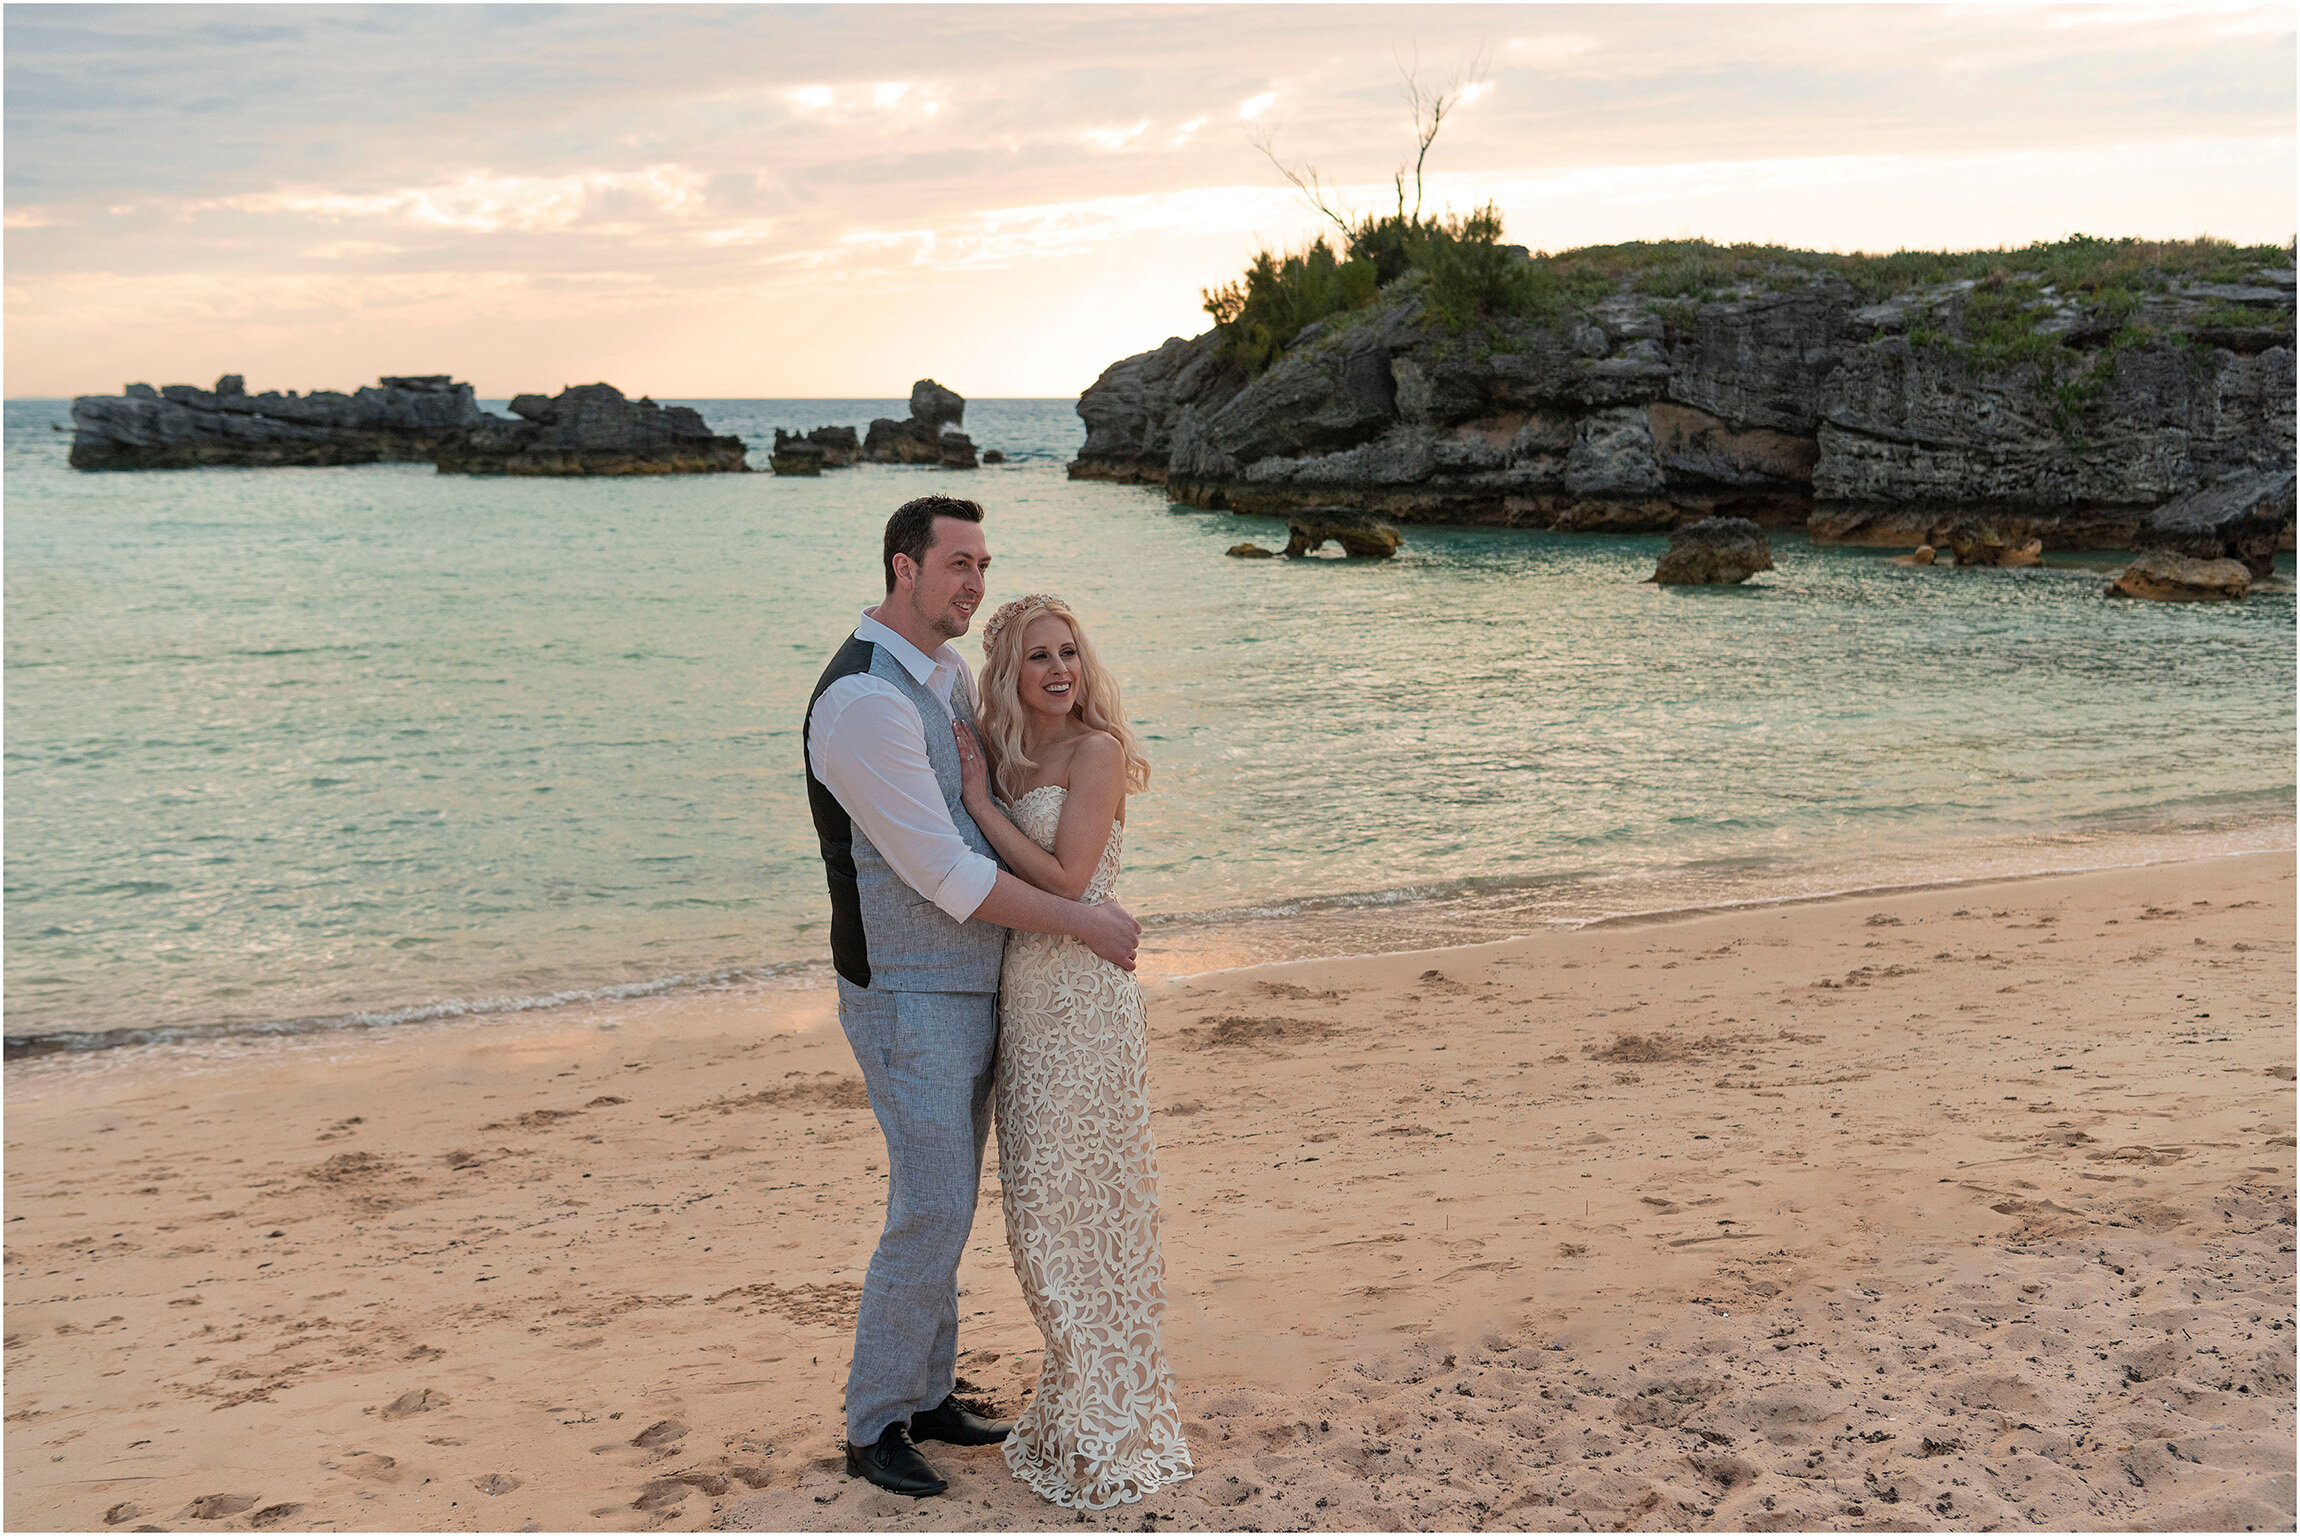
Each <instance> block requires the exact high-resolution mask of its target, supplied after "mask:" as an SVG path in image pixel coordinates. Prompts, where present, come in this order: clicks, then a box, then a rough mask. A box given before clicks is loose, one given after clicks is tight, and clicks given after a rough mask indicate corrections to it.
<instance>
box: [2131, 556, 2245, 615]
mask: <svg viewBox="0 0 2300 1536" xmlns="http://www.w3.org/2000/svg"><path fill="white" fill-rule="evenodd" d="M2251 591H2252V573H2251V572H2250V571H2248V570H2246V569H2245V568H2244V562H2243V561H2241V560H2195V559H2191V558H2190V557H2188V556H2187V555H2181V554H2175V553H2173V552H2172V551H2171V550H2168V549H2152V550H2150V551H2148V553H2146V554H2144V555H2142V556H2141V557H2140V558H2139V559H2137V560H2135V561H2133V562H2132V564H2130V565H2128V566H2126V567H2125V568H2124V569H2123V571H2122V572H2120V573H2119V574H2118V575H2117V578H2116V579H2115V580H2114V581H2112V582H2110V583H2109V584H2108V588H2107V591H2106V593H2105V595H2106V596H2109V597H2144V598H2148V599H2150V600H2151V601H2153V602H2159V603H2233V602H2240V601H2242V600H2243V599H2244V598H2245V597H2246V596H2247V595H2249V594H2250V593H2251Z"/></svg>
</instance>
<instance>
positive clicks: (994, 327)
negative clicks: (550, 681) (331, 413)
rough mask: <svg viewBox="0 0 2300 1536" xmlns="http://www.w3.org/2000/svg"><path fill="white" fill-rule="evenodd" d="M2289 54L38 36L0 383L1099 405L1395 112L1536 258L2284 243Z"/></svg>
mask: <svg viewBox="0 0 2300 1536" xmlns="http://www.w3.org/2000/svg"><path fill="white" fill-rule="evenodd" d="M2294 17H2295V10H2294V8H2293V7H2292V6H2291V5H2289V4H2276V5H2252V4H2209V5H2167V4H2146V3H2133V4H2085V5H2041V6H2008V5H1966V6H1927V5H1876V6H1828V5H1790V6H1742V5H1697V6H1675V5H1611V6H1582V5H1479V6H1410V7H1409V6H1386V5H1342V6H1337V5H1287V6H1206V5H1141V6H1125V7H1117V6H1067V5H1031V6H989V5H984V6H972V5H940V6H923V7H910V6H899V5H799V6H764V5H762V6H728V7H722V6H672V5H664V6H623V5H569V6H557V5H472V6H450V5H437V6H434V5H392V6H357V5H326V6H270V5H226V6H201V5H164V6H135V5H119V6H79V5H45V4H21V3H19V4H10V5H8V6H7V7H6V11H5V58H4V63H5V102H4V107H5V114H6V141H5V203H6V246H5V254H6V268H5V284H6V286H5V297H6V313H5V345H6V350H5V355H4V358H0V366H4V378H0V387H4V389H5V393H6V394H7V395H8V396H9V397H10V398H27V397H50V396H63V395H71V394H78V393H111V392H116V391H117V390H118V389H119V388H120V387H121V386H122V384H123V383H125V382H127V381H131V380H137V381H149V382H152V383H155V384H157V383H172V382H193V383H201V384H205V383H208V382H210V381H212V380H213V379H214V378H215V377H216V376H217V375H218V374H221V373H224V372H238V373H243V374H245V375H246V376H247V381H248V386H249V388H251V389H257V390H261V389H266V388H282V389H304V390H309V389H315V388H344V389H348V388H351V387H354V386H356V385H358V384H360V383H363V382H368V381H371V380H373V379H374V378H376V377H377V376H379V375H381V374H385V373H438V372H450V373H453V374H454V375H455V376H456V377H458V378H461V379H469V380H471V381H472V382H473V383H475V384H476V385H477V386H478V388H479V393H480V394H481V395H482V396H483V397H496V396H508V395H511V394H514V393H518V392H522V391H528V390H544V391H555V390H556V389H558V388H559V387H561V386H562V385H565V384H572V383H583V382H589V381H592V380H596V379H604V380H607V381H609V382H612V383H615V384H617V385H620V386H621V387H623V388H624V389H625V390H626V391H628V392H629V393H632V394H640V393H647V394H652V395H654V396H656V397H657V398H665V399H685V398H714V397H718V398H726V397H760V396H769V397H771V396H811V397H865V398H876V397H887V396H899V395H903V394H906V393H907V392H908V389H909V386H910V382H911V381H912V380H913V379H916V378H920V377H923V376H930V375H931V376H932V377H934V378H937V379H939V380H941V381H942V382H943V383H945V384H947V385H949V386H951V387H952V388H954V389H957V390H958V391H959V392H960V393H961V394H965V395H969V396H1017V395H1022V396H1055V395H1069V394H1075V393H1077V392H1078V391H1079V390H1081V389H1083V388H1084V387H1085V386H1086V385H1088V384H1089V383H1091V382H1092V381H1093V379H1094V377H1095V376H1096V375H1097V374H1098V373H1099V372H1100V371H1101V370H1102V369H1103V368H1104V367H1105V366H1107V365H1108V364H1109V363H1111V362H1113V361H1115V360H1116V359H1118V358H1120V357H1123V356H1126V355H1128V354H1130V353H1133V352H1138V351H1141V350H1143V349H1145V348H1148V347H1153V346H1156V345H1157V344H1158V343H1159V342H1160V341H1162V340H1163V339H1164V338H1165V337H1167V336H1169V335H1192V334H1196V333H1197V332H1199V331H1201V330H1203V329H1205V328H1206V325H1207V323H1208V322H1207V320H1206V317H1205V315H1204V313H1203V312H1202V310H1201V308H1200V291H1201V290H1202V289H1204V288H1206V287H1209V286H1214V285H1218V284H1220V283H1222V282H1225V281H1227V280H1229V279H1230V278H1232V277H1234V276H1235V275H1236V274H1237V273H1238V271H1239V270H1240V269H1241V268H1242V267H1243V266H1244V264H1245V263H1246V261H1247V260H1248V259H1249V258H1250V257H1251V255H1252V254H1253V253H1254V251H1256V250H1257V249H1259V248H1261V247H1263V246H1265V245H1286V244H1296V243H1299V242H1301V241H1303V240H1306V239H1307V238H1309V237H1310V236H1311V235H1313V234H1314V233H1315V232H1316V230H1317V227H1318V219H1317V216H1316V215H1315V214H1314V213H1312V212H1311V211H1310V210H1309V209H1308V208H1307V207H1306V206H1305V205H1304V203H1303V202H1302V200H1301V199H1300V198H1299V197H1298V196H1296V195H1295V194H1294V193H1293V192H1292V191H1291V189H1289V188H1288V187H1287V186H1286V184H1285V183H1284V181H1283V180H1282V179H1281V178H1280V176H1279V175H1278V172H1277V170H1276V169H1275V168H1274V167H1273V165H1272V163H1271V159H1270V154H1274V155H1275V156H1276V157H1277V158H1278V159H1279V160H1282V161H1284V162H1286V163H1287V164H1289V165H1293V166H1296V167H1302V166H1308V167H1313V168H1314V169H1315V170H1316V172H1317V173H1318V175H1319V178H1320V180H1321V182H1322V184H1323V185H1324V186H1325V187H1327V188H1328V189H1329V191H1330V192H1331V193H1332V194H1333V196H1334V198H1335V200H1336V201H1337V202H1339V203H1340V204H1341V205H1343V206H1344V207H1346V208H1349V209H1352V210H1371V209H1376V208H1379V207H1381V206H1384V205H1385V204H1387V203H1388V202H1389V201H1390V200H1391V196H1392V194H1391V190H1390V176H1391V173H1392V172H1393V171H1394V170H1395V169H1396V168H1397V167H1398V166H1399V164H1400V163H1401V162H1402V161H1403V160H1405V159H1406V158H1407V157H1408V156H1410V154H1411V151H1412V140H1411V126H1410V119H1409V116H1408V112H1407V109H1406V107H1405V105H1404V103H1403V101H1402V99H1401V95H1400V81H1401V77H1402V76H1403V74H1404V73H1406V72H1408V71H1411V72H1412V73H1414V74H1415V75H1416V76H1417V77H1418V78H1419V79H1420V80H1421V81H1422V82H1423V83H1425V84H1429V85H1444V84H1446V83H1448V82H1459V83H1462V84H1465V85H1466V86H1467V89H1466V90H1465V91H1464V92H1463V99H1462V102H1461V105H1460V106H1459V107H1458V109H1457V110H1456V111H1455V113H1454V114H1453V116H1452V117H1451V118H1450V119H1449V121H1448V122H1447V124H1446V126H1445V128H1444V130H1443V131H1442V133H1441V134H1440V136H1439V139H1438V141H1437V143H1436V145H1435V146H1434V148H1433V150H1432V152H1431V157H1430V164H1431V169H1432V173H1433V174H1432V176H1431V178H1430V182H1429V187H1428V194H1427V195H1428V205H1429V206H1430V207H1432V208H1441V207H1448V208H1452V209H1454V210H1456V211H1461V210H1466V209H1468V208H1471V207H1475V206H1477V205H1478V204H1480V203H1483V202H1485V201H1487V200H1489V199H1490V200H1492V201H1494V202H1496V203H1497V204H1498V205H1499V206H1500V208H1501V210H1502V212H1503V215H1504V217H1505V220H1506V228H1507V231H1508V235H1507V238H1509V239H1511V240H1514V241H1517V242H1519V243H1521V244H1525V245H1528V246H1531V247H1534V248H1536V249H1545V250H1559V249H1566V248H1569V247H1573V246H1579V245H1589V244H1600V243H1610V242H1614V241H1622V240H1658V239H1671V238H1682V237H1686V236H1703V237H1706V238H1709V239H1712V240H1719V241H1741V240H1759V241H1771V242H1777V243H1781V244H1787V245H1795V246H1803V247H1809V248H1815V249H1824V250H1869V251H1879V250H1892V249H1897V248H1902V247H1926V248H1958V249H1965V248H1974V247H1994V246H1999V245H2015V246H2017V245H2023V244H2026V243H2028V242H2030V241H2033V240H2040V239H2057V238H2059V237H2061V236H2064V235H2068V234H2071V233H2077V232H2084V233H2090V234H2107V235H2138V236H2143V237H2149V238H2186V237H2189V236H2194V235H2198V234H2212V235H2218V236H2221V237H2224V238H2228V239H2234V240H2238V241H2242V242H2247V243H2251V242H2266V241H2273V242H2277V243H2283V242H2286V241H2289V240H2290V239H2291V238H2292V236H2293V233H2294V229H2295V225H2296V222H2300V220H2296V214H2295V175H2296V163H2295V155H2294V64H2295V58H2294V48H2293V32H2294ZM1263 146H1267V149H1268V151H1269V153H1268V154H1266V153H1265V151H1264V147H1263Z"/></svg>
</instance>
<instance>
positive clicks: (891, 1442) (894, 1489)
mask: <svg viewBox="0 0 2300 1536" xmlns="http://www.w3.org/2000/svg"><path fill="white" fill-rule="evenodd" d="M847 1476H849V1477H860V1478H864V1479H866V1480H868V1481H870V1482H873V1483H876V1484H877V1485H878V1486H879V1487H881V1488H884V1489H885V1490H886V1491H887V1492H889V1493H899V1494H902V1495H903V1496H904V1497H906V1498H912V1499H931V1498H933V1497H934V1496H935V1495H936V1494H938V1493H940V1492H942V1491H943V1490H944V1489H946V1488H948V1487H949V1486H950V1484H948V1483H946V1482H944V1481H943V1480H942V1479H941V1478H940V1477H939V1476H937V1475H936V1474H935V1470H934V1468H932V1467H930V1466H928V1465H927V1464H926V1458H925V1457H924V1456H921V1455H920V1454H919V1453H918V1447H917V1446H915V1445H913V1444H911V1443H910V1431H909V1430H907V1429H905V1428H903V1427H902V1426H901V1425H900V1424H889V1425H888V1426H887V1428H886V1433H885V1434H883V1435H881V1436H879V1437H878V1444H876V1445H857V1444H855V1443H854V1442H853V1441H852V1440H849V1441H848V1442H847Z"/></svg>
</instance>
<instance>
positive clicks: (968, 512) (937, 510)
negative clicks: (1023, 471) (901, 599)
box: [883, 496, 982, 592]
mask: <svg viewBox="0 0 2300 1536" xmlns="http://www.w3.org/2000/svg"><path fill="white" fill-rule="evenodd" d="M938 517H955V518H957V519H958V520H959V521H960V522H963V523H979V522H981V521H982V508H981V506H980V505H979V504H977V503H975V502H971V501H968V500H966V499H965V498H964V497H959V496H920V497H917V498H915V499H914V500H911V501H906V502H904V503H903V504H902V505H901V506H899V507H897V508H895V509H894V516H892V517H890V518H888V519H887V520H886V554H885V556H884V557H883V563H884V564H885V566H886V589H887V590H888V591H889V592H892V591H893V590H894V557H895V556H897V555H908V556H910V561H911V564H913V565H919V566H923V565H925V564H926V552H927V549H928V547H929V546H930V545H932V544H933V543H934V520H935V519H936V518H938Z"/></svg>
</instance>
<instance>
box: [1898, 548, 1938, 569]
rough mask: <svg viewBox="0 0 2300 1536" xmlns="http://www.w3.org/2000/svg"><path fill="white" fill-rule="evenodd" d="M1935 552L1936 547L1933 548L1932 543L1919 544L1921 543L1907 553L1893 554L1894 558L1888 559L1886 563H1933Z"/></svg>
mask: <svg viewBox="0 0 2300 1536" xmlns="http://www.w3.org/2000/svg"><path fill="white" fill-rule="evenodd" d="M1934 553H1935V551H1934V549H1933V546H1932V545H1930V544H1919V545H1918V546H1917V547H1916V548H1915V549H1912V550H1910V551H1909V552H1908V553H1907V554H1905V555H1895V556H1893V558H1892V559H1891V560H1889V561H1887V562H1886V564H1888V565H1931V564H1932V563H1933V556H1934Z"/></svg>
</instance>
